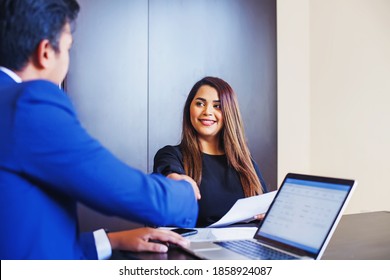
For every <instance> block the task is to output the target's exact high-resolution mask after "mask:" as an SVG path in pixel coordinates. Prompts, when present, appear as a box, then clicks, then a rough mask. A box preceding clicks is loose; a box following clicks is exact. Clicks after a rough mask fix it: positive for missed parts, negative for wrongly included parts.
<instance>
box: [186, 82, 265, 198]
mask: <svg viewBox="0 0 390 280" xmlns="http://www.w3.org/2000/svg"><path fill="white" fill-rule="evenodd" d="M203 85H208V86H211V87H213V88H214V89H215V90H216V91H217V92H218V95H219V100H220V102H221V111H222V116H223V121H224V125H223V127H222V130H221V132H220V134H219V141H220V145H221V147H222V148H223V150H224V151H225V154H226V157H227V161H228V164H229V165H231V166H232V167H233V168H234V169H235V170H236V171H237V172H238V174H239V177H240V181H241V184H242V188H243V191H244V194H245V196H246V197H248V196H253V195H257V194H261V193H263V188H262V186H261V183H260V181H259V178H258V176H257V174H256V171H255V169H254V167H253V164H252V160H251V155H250V152H249V149H248V146H247V143H246V139H245V134H244V127H243V122H242V118H241V114H240V110H239V108H238V102H237V97H236V94H235V92H234V91H233V89H232V88H231V86H230V85H229V84H228V83H227V82H225V81H224V80H222V79H220V78H216V77H205V78H203V79H201V80H200V81H198V82H197V83H196V84H195V85H194V86H193V87H192V89H191V91H190V93H189V95H188V97H187V100H186V103H185V105H184V110H183V130H182V139H181V143H180V148H181V151H182V154H183V164H184V170H185V172H186V174H187V175H188V176H190V177H191V178H193V179H194V180H195V181H196V183H197V184H198V185H200V183H201V181H202V153H201V149H200V143H199V141H198V137H197V132H196V130H195V129H194V127H193V126H192V124H191V119H190V106H191V103H192V100H193V99H194V97H195V95H196V93H197V92H198V90H199V88H200V87H201V86H203Z"/></svg>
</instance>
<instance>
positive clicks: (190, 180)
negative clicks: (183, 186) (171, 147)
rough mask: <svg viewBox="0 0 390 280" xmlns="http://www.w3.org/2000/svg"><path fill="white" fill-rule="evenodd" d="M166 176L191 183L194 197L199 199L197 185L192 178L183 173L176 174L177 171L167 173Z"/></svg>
mask: <svg viewBox="0 0 390 280" xmlns="http://www.w3.org/2000/svg"><path fill="white" fill-rule="evenodd" d="M167 177H168V178H170V179H173V180H177V181H179V180H185V181H187V182H188V183H190V184H191V186H192V189H193V190H194V194H195V198H196V199H197V200H199V199H200V198H201V196H200V191H199V188H198V185H197V184H196V182H195V181H194V179H192V178H191V177H190V176H187V175H184V174H178V173H170V174H168V175H167Z"/></svg>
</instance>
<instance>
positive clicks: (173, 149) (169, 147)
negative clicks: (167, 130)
mask: <svg viewBox="0 0 390 280" xmlns="http://www.w3.org/2000/svg"><path fill="white" fill-rule="evenodd" d="M160 152H161V153H175V154H181V151H180V146H179V145H175V146H173V145H166V146H164V147H162V148H161V149H160V150H158V152H157V153H160Z"/></svg>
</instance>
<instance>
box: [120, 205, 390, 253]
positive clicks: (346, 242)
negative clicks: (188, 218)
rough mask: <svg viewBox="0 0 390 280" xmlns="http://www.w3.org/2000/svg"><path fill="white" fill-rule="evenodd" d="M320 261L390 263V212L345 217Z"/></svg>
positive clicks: (177, 250)
mask: <svg viewBox="0 0 390 280" xmlns="http://www.w3.org/2000/svg"><path fill="white" fill-rule="evenodd" d="M112 259H143V260H194V259H195V258H194V257H193V256H192V255H190V254H188V253H185V252H184V251H182V250H180V249H175V248H174V249H170V250H169V252H168V253H166V254H155V253H132V252H114V253H113V256H112ZM322 259H325V260H326V259H329V260H359V259H360V260H370V259H372V260H379V259H382V260H390V212H389V211H381V212H371V213H360V214H350V215H344V216H343V217H342V218H341V220H340V223H339V224H338V226H337V228H336V230H335V232H334V234H333V237H332V239H331V240H330V242H329V244H328V247H327V249H326V250H325V252H324V255H323V256H322Z"/></svg>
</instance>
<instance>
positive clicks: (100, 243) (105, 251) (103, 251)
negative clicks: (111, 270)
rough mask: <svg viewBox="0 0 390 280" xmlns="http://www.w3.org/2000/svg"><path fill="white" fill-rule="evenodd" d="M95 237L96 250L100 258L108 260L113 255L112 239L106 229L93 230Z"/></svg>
mask: <svg viewBox="0 0 390 280" xmlns="http://www.w3.org/2000/svg"><path fill="white" fill-rule="evenodd" d="M93 236H94V238H95V244H96V251H97V255H98V259H99V260H108V259H109V258H110V257H111V254H112V249H111V244H110V240H109V239H108V236H107V233H106V232H105V231H104V229H99V230H96V231H94V232H93Z"/></svg>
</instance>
